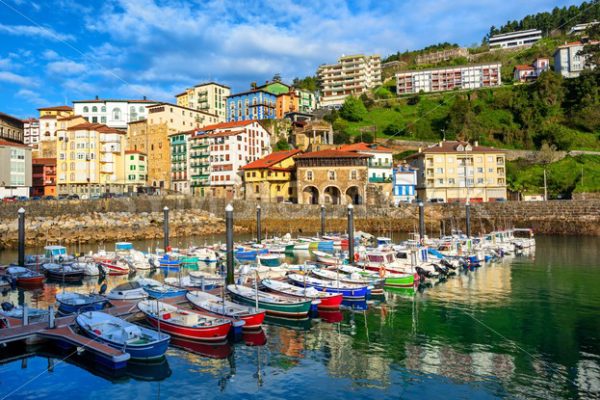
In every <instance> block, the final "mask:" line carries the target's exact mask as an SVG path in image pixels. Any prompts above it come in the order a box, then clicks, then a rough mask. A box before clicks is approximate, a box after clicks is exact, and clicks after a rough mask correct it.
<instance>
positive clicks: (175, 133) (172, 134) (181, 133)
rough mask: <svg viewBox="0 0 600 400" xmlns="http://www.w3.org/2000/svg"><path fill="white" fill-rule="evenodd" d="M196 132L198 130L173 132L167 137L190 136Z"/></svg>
mask: <svg viewBox="0 0 600 400" xmlns="http://www.w3.org/2000/svg"><path fill="white" fill-rule="evenodd" d="M197 130H198V129H192V130H189V131H182V132H173V133H169V134H168V135H167V136H175V135H191V134H195V133H196V131H197Z"/></svg>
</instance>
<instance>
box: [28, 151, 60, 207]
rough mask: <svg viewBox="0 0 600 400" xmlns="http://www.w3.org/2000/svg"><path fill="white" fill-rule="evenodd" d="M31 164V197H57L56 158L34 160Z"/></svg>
mask: <svg viewBox="0 0 600 400" xmlns="http://www.w3.org/2000/svg"><path fill="white" fill-rule="evenodd" d="M31 164H32V168H31V170H32V172H31V176H32V178H31V196H40V197H41V196H56V158H34V159H32V161H31Z"/></svg>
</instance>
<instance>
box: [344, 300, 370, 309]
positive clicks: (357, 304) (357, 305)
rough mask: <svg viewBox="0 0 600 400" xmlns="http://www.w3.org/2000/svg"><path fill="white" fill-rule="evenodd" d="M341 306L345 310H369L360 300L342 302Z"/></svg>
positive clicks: (364, 302)
mask: <svg viewBox="0 0 600 400" xmlns="http://www.w3.org/2000/svg"><path fill="white" fill-rule="evenodd" d="M342 306H343V308H345V309H350V310H358V311H365V310H367V309H368V308H369V306H368V304H367V302H366V301H364V300H362V301H360V300H344V301H342Z"/></svg>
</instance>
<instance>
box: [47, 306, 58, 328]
mask: <svg viewBox="0 0 600 400" xmlns="http://www.w3.org/2000/svg"><path fill="white" fill-rule="evenodd" d="M48 328H50V329H54V328H56V320H55V319H54V306H48Z"/></svg>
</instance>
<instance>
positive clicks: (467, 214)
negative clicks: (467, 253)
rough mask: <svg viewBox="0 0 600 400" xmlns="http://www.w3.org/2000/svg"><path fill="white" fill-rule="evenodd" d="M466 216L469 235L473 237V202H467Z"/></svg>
mask: <svg viewBox="0 0 600 400" xmlns="http://www.w3.org/2000/svg"><path fill="white" fill-rule="evenodd" d="M465 217H466V219H467V222H466V223H467V237H468V238H470V237H471V204H470V203H469V202H468V201H467V204H465Z"/></svg>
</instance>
